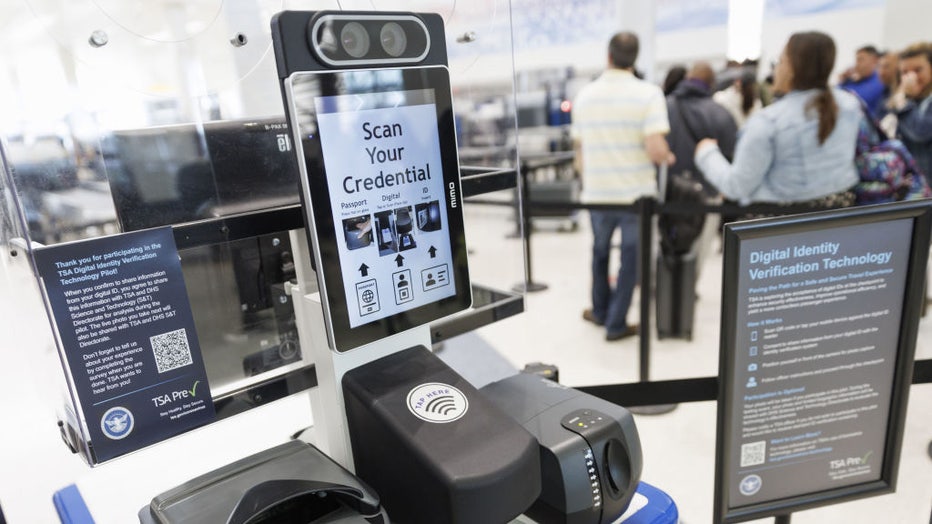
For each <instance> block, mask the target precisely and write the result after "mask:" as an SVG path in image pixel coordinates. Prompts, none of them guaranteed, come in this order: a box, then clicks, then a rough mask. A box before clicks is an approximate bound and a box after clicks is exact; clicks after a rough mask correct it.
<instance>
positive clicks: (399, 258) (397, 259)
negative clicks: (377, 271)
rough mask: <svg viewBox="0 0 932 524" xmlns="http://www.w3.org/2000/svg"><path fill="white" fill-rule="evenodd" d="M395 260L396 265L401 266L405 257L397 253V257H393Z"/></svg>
mask: <svg viewBox="0 0 932 524" xmlns="http://www.w3.org/2000/svg"><path fill="white" fill-rule="evenodd" d="M395 262H397V263H398V267H401V266H402V265H404V263H405V257H403V256H401V255H398V256H397V257H395Z"/></svg>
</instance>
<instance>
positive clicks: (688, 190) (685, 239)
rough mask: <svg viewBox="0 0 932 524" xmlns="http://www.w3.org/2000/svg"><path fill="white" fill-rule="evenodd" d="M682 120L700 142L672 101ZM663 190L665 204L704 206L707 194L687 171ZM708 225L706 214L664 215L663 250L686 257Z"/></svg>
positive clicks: (661, 228) (661, 219)
mask: <svg viewBox="0 0 932 524" xmlns="http://www.w3.org/2000/svg"><path fill="white" fill-rule="evenodd" d="M673 101H674V106H675V107H676V110H677V113H678V114H679V115H680V120H682V121H683V124H684V125H685V126H686V131H687V132H688V133H689V136H690V138H692V139H693V142H698V141H699V140H698V139H697V137H696V133H695V132H694V131H693V127H692V126H691V125H690V124H689V121H688V120H687V119H686V115H684V114H683V111H682V109H681V108H680V106H679V103H677V102H676V99H675V98H674V99H673ZM662 190H663V191H664V201H665V202H666V203H669V204H704V203H705V199H706V195H705V191H704V189H703V186H702V182H700V181H699V180H698V179H696V178H693V176H692V173H690V172H689V171H684V172H682V173H679V174H677V175H672V176H668V177H666V187H665V188H662ZM704 225H705V213H695V214H671V213H661V214H660V217H659V218H658V219H657V227H658V229H659V232H660V247H661V249H662V250H663V252H664V253H665V254H668V255H683V254H686V253H689V251H690V250H691V249H692V245H693V243H694V242H695V241H696V239H697V238H699V235H701V234H702V228H703V226H704Z"/></svg>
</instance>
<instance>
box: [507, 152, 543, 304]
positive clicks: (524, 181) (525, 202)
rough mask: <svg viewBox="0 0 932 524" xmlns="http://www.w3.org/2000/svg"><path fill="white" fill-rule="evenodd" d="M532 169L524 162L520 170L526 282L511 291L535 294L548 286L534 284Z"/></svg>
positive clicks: (522, 237)
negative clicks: (529, 181)
mask: <svg viewBox="0 0 932 524" xmlns="http://www.w3.org/2000/svg"><path fill="white" fill-rule="evenodd" d="M529 171H530V169H529V168H528V165H527V164H526V163H524V162H522V163H521V167H520V169H519V170H518V174H519V175H520V177H521V178H520V180H519V182H520V187H519V189H518V190H519V191H520V192H521V202H520V204H519V205H518V212H519V216H520V217H521V241H522V242H524V281H523V282H519V283H517V284H515V285H514V286H512V288H511V289H513V290H515V291H518V292H523V293H533V292H535V291H544V290H545V289H547V287H548V286H547V284H543V283H540V282H534V273H533V267H532V265H531V200H530V197H531V191H530V189H529V187H530V184H529V183H528V173H529Z"/></svg>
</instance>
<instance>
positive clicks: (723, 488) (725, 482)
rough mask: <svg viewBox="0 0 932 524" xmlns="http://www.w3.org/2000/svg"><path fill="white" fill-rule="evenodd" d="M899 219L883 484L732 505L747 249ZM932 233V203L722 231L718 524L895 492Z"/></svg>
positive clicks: (751, 223)
mask: <svg viewBox="0 0 932 524" xmlns="http://www.w3.org/2000/svg"><path fill="white" fill-rule="evenodd" d="M898 219H912V234H911V238H910V247H909V254H908V258H907V265H906V273H905V285H904V290H903V304H902V306H903V307H902V310H901V315H900V319H899V326H900V329H899V334H898V337H897V348H896V352H895V355H896V362H895V364H894V366H893V369H894V373H893V379H892V385H891V391H890V405H889V411H888V419H887V420H888V423H887V428H886V430H885V432H884V449H883V453H882V454H881V455H882V461H883V463H882V466H881V467H880V478H879V479H878V480H870V481H866V482H863V483H857V484H851V485H846V486H841V487H838V488H833V489H828V490H823V491H818V492H814V493H802V494H799V495H794V496H790V497H785V498H778V499H775V500H769V501H764V502H760V503H753V504H747V505H741V506H735V505H733V501H731V500H730V495H729V489H728V486H730V485H731V482H734V481H735V480H736V479H732V478H730V476H731V470H732V464H731V460H732V457H733V456H734V454H733V453H732V451H733V449H732V446H733V445H736V443H735V442H734V441H735V440H737V439H735V438H733V437H734V435H733V431H734V430H735V425H736V424H737V423H738V421H736V420H732V415H731V413H732V407H733V406H732V405H731V400H732V398H733V397H734V395H735V389H736V388H738V387H740V386H741V384H739V383H738V381H736V374H737V373H736V372H737V369H736V368H737V366H736V351H737V348H738V344H737V340H736V339H737V331H738V321H737V308H738V306H739V295H738V294H739V292H741V291H742V290H740V289H739V284H738V278H737V275H738V271H739V266H740V260H739V258H740V257H739V254H740V247H741V242H742V241H745V240H752V239H761V238H765V237H769V236H777V235H787V234H794V233H803V232H813V231H819V230H828V229H832V228H838V227H845V226H857V225H867V224H874V223H879V222H886V221H893V220H898ZM930 229H932V200H920V201H910V202H899V203H893V204H883V205H876V206H864V207H852V208H844V209H838V210H830V211H822V212H816V213H807V214H801V215H792V216H785V217H777V218H770V219H761V220H752V221H746V222H738V223H733V224H728V225H726V226H725V228H724V253H725V255H724V258H723V264H722V265H723V267H722V271H723V273H722V275H723V279H722V320H721V335H720V337H721V338H720V351H719V381H718V383H719V388H718V413H717V426H716V428H717V430H716V447H715V448H716V449H715V494H714V510H713V522H717V523H718V522H721V523H731V522H744V521H748V520H753V519H759V518H765V517H772V516H780V515H789V514H790V513H793V512H795V511H799V510H805V509H811V508H815V507H820V506H826V505H831V504H835V503H838V502H843V501H849V500H855V499H859V498H864V497H869V496H875V495H882V494H886V493H891V492H893V491H895V489H896V480H897V472H898V469H899V460H900V451H901V447H902V442H903V432H904V425H905V419H906V410H907V402H908V398H909V387H910V383H911V379H912V369H913V360H914V355H915V348H916V336H917V331H918V325H919V317H920V313H921V308H922V300H923V288H924V286H923V283H924V281H925V270H926V263H927V260H928V257H929V238H930Z"/></svg>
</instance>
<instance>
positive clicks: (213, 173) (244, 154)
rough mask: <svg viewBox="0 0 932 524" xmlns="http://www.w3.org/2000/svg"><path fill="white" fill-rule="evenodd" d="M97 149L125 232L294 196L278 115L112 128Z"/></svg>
mask: <svg viewBox="0 0 932 524" xmlns="http://www.w3.org/2000/svg"><path fill="white" fill-rule="evenodd" d="M102 149H103V154H104V158H105V164H106V166H107V176H108V178H109V180H110V189H111V193H112V194H113V201H114V204H115V206H116V212H117V217H118V218H119V220H120V224H121V226H122V228H123V231H136V230H139V229H146V228H150V227H158V226H164V225H173V224H179V223H184V222H192V221H196V220H202V219H207V218H215V217H220V216H229V215H234V214H238V213H244V212H248V211H256V210H260V209H269V208H273V207H278V206H283V205H289V204H297V203H298V202H299V197H298V172H297V167H296V166H295V164H294V157H293V155H294V153H293V152H292V144H291V134H290V132H289V131H288V125H287V124H286V123H285V120H284V118H260V119H247V120H223V121H216V122H207V123H204V124H203V125H197V124H180V125H173V126H161V127H153V128H146V129H132V130H121V131H115V132H113V133H112V134H111V135H109V136H106V137H104V138H103V139H102Z"/></svg>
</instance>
